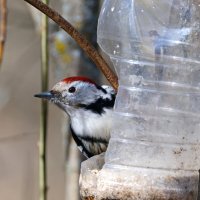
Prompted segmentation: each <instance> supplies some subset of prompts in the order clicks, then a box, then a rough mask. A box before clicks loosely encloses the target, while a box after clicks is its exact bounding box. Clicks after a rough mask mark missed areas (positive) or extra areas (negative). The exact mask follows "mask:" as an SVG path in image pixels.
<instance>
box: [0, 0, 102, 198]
mask: <svg viewBox="0 0 200 200" xmlns="http://www.w3.org/2000/svg"><path fill="white" fill-rule="evenodd" d="M7 4H8V5H7V7H8V26H7V38H6V44H5V52H4V58H3V63H2V65H1V70H0V196H1V199H4V200H27V199H29V200H37V199H38V137H39V123H40V117H39V111H40V100H38V99H36V98H34V97H33V95H34V94H36V93H38V92H39V91H40V83H41V80H40V79H41V75H40V66H41V60H40V32H41V30H40V20H41V14H40V13H39V12H37V11H36V10H35V9H33V8H31V7H30V6H28V4H26V3H25V2H24V1H23V0H15V1H11V0H8V1H7ZM50 5H51V7H53V8H54V9H56V10H57V11H59V12H60V13H61V14H62V15H63V16H64V17H65V18H66V19H68V20H69V21H70V22H71V23H72V24H73V25H74V26H75V27H76V28H77V29H78V30H80V31H81V32H82V33H83V34H84V35H85V36H87V38H88V39H89V41H91V42H92V43H93V44H94V45H95V46H96V47H97V45H96V26H97V18H98V10H99V7H100V1H97V0H96V1H94V0H51V1H50ZM49 31H50V35H49V42H50V55H51V56H50V73H49V76H50V83H49V86H50V87H52V86H53V85H54V84H55V83H56V82H57V81H58V80H60V79H63V78H64V77H67V76H74V75H86V76H89V77H91V78H92V79H94V80H96V81H97V82H102V77H101V74H100V72H99V71H98V70H97V69H96V67H95V66H94V65H93V63H91V62H90V61H89V60H88V58H87V57H86V56H85V55H84V54H83V52H82V51H81V50H80V49H79V47H77V45H76V43H75V42H74V41H73V40H72V39H71V38H70V37H69V36H68V35H67V34H66V33H65V32H63V31H62V30H60V29H59V28H58V26H57V25H56V24H54V23H53V22H52V21H50V27H49ZM67 121H68V118H67V116H66V115H64V113H62V112H61V111H60V110H59V109H58V108H57V107H55V106H54V105H52V104H50V105H49V126H48V199H49V200H55V199H59V200H62V199H63V200H64V199H67V200H68V199H70V200H76V199H79V188H78V178H79V168H80V162H81V160H82V159H83V158H82V157H81V155H80V153H79V151H78V150H77V147H76V146H75V145H74V142H73V140H71V137H70V135H69V133H68V122H67Z"/></svg>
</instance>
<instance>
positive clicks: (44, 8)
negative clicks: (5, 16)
mask: <svg viewBox="0 0 200 200" xmlns="http://www.w3.org/2000/svg"><path fill="white" fill-rule="evenodd" d="M24 1H26V2H28V3H30V4H31V5H32V6H34V7H35V8H37V9H38V10H40V11H41V12H43V13H44V14H46V15H47V16H48V17H49V18H51V19H52V20H53V21H54V22H56V23H57V24H58V25H59V26H60V27H61V28H62V29H64V30H65V31H66V32H67V33H68V34H69V35H70V36H71V37H72V38H74V39H75V41H76V42H77V43H78V44H79V46H80V47H81V48H82V49H83V50H84V51H85V52H86V54H87V55H88V56H89V57H90V58H91V59H92V60H93V62H94V63H95V64H96V66H97V67H99V69H100V70H101V71H102V73H103V74H104V75H105V77H106V78H107V80H108V81H109V82H110V84H111V85H112V86H113V87H114V88H115V89H116V90H117V88H118V79H117V76H116V75H115V73H114V72H113V71H112V70H111V69H110V67H109V66H108V64H107V63H106V62H105V60H104V59H103V58H102V56H101V55H100V54H99V53H98V51H97V50H96V49H95V48H94V47H93V46H92V45H91V44H90V43H89V42H88V41H87V39H86V38H85V37H84V36H82V35H81V34H80V33H79V32H78V31H77V30H76V29H75V28H74V27H73V26H72V25H71V24H70V23H69V22H68V21H67V20H65V19H64V18H63V17H62V16H61V15H60V14H59V13H57V12H56V11H55V10H53V9H51V8H50V7H49V6H48V5H46V4H44V3H42V2H41V1H40V0H24Z"/></svg>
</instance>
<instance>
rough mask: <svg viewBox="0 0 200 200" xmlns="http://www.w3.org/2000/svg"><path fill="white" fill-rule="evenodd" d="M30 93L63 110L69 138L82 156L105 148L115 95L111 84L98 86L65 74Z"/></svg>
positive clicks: (98, 152) (82, 78) (96, 152)
mask: <svg viewBox="0 0 200 200" xmlns="http://www.w3.org/2000/svg"><path fill="white" fill-rule="evenodd" d="M34 96H35V97H38V98H43V99H47V100H49V101H50V102H53V103H54V104H56V105H57V106H58V107H59V108H61V109H62V110H63V111H64V112H65V113H67V115H68V116H69V118H70V130H71V134H72V137H73V138H74V140H75V142H76V144H77V146H78V148H79V150H80V151H81V152H82V154H83V155H84V156H85V157H87V158H89V157H92V156H94V155H97V154H100V153H102V152H104V151H106V148H107V146H108V142H109V139H110V128H111V123H112V112H113V106H114V102H115V96H116V93H115V90H114V89H113V88H112V87H111V86H107V85H102V86H99V85H97V84H96V83H95V82H94V81H92V80H90V79H89V78H86V77H79V76H77V77H69V78H65V79H63V80H61V81H60V82H58V83H57V84H55V85H54V86H53V88H52V90H50V91H49V92H42V93H40V94H36V95H34Z"/></svg>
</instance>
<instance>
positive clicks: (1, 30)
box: [0, 0, 7, 65]
mask: <svg viewBox="0 0 200 200" xmlns="http://www.w3.org/2000/svg"><path fill="white" fill-rule="evenodd" d="M0 9H1V10H0V13H1V18H0V19H1V24H0V65H1V63H2V60H3V53H4V46H5V40H6V28H7V2H6V0H0Z"/></svg>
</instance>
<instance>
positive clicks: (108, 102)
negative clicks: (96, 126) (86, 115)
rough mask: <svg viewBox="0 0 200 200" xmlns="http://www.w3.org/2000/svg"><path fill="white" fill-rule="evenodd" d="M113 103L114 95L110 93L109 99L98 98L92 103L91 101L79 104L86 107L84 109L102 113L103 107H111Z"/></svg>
mask: <svg viewBox="0 0 200 200" xmlns="http://www.w3.org/2000/svg"><path fill="white" fill-rule="evenodd" d="M114 103H115V95H114V94H112V95H111V99H108V98H106V99H103V98H99V99H97V100H96V101H95V102H94V103H91V104H89V105H85V104H80V105H79V106H80V107H82V108H84V109H86V110H91V111H93V112H94V113H97V114H100V115H101V114H102V113H104V112H105V111H104V108H113V106H114Z"/></svg>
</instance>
